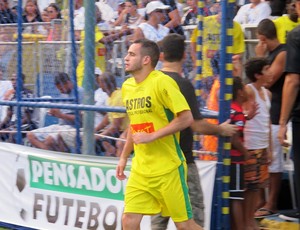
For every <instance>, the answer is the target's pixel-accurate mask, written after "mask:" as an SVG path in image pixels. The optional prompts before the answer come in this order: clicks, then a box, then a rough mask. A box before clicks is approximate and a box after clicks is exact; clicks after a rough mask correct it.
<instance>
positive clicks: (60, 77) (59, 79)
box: [54, 72, 71, 85]
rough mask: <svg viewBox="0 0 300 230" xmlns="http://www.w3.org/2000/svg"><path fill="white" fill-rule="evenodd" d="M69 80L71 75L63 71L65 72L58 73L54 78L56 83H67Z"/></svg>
mask: <svg viewBox="0 0 300 230" xmlns="http://www.w3.org/2000/svg"><path fill="white" fill-rule="evenodd" d="M69 81H71V79H70V77H69V75H68V74H67V73H63V72H59V73H57V74H56V75H55V78H54V84H55V85H59V84H65V83H67V82H69Z"/></svg>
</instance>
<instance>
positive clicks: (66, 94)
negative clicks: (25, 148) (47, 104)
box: [27, 73, 83, 151]
mask: <svg viewBox="0 0 300 230" xmlns="http://www.w3.org/2000/svg"><path fill="white" fill-rule="evenodd" d="M54 83H55V86H56V88H57V89H58V90H59V91H60V93H61V98H70V99H71V98H74V95H75V89H74V84H73V82H72V81H71V79H70V77H69V75H68V74H66V73H57V74H56V76H55V79H54ZM77 89H78V103H79V104H81V102H82V100H83V89H82V88H80V87H78V88H77ZM48 114H49V115H51V116H54V117H57V118H58V119H59V123H58V124H54V125H50V126H46V127H43V128H39V129H36V130H33V131H31V132H29V133H27V138H28V141H29V142H30V143H31V144H32V145H33V146H34V147H37V148H41V149H47V150H54V151H59V149H58V145H57V138H58V133H59V132H60V131H65V132H68V131H69V130H72V129H73V127H74V126H75V113H74V110H69V109H56V108H51V109H50V110H49V112H48Z"/></svg>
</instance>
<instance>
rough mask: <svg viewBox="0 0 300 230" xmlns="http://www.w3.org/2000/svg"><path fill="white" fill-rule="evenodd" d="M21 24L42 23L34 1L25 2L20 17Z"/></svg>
mask: <svg viewBox="0 0 300 230" xmlns="http://www.w3.org/2000/svg"><path fill="white" fill-rule="evenodd" d="M22 19H23V23H31V22H42V21H43V20H42V18H41V15H40V11H39V7H38V5H37V1H36V0H27V1H26V4H25V7H24V14H23V16H22Z"/></svg>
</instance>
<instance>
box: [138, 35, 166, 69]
mask: <svg viewBox="0 0 300 230" xmlns="http://www.w3.org/2000/svg"><path fill="white" fill-rule="evenodd" d="M133 44H141V55H142V56H150V58H151V65H152V67H154V68H155V66H156V64H157V62H158V60H159V54H160V52H159V48H158V45H157V44H156V43H155V42H154V41H151V40H149V39H145V38H142V39H138V40H135V41H134V42H133Z"/></svg>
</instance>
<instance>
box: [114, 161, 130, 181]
mask: <svg viewBox="0 0 300 230" xmlns="http://www.w3.org/2000/svg"><path fill="white" fill-rule="evenodd" d="M126 164H127V159H124V158H120V160H119V163H118V165H117V168H116V177H117V178H118V179H119V180H125V179H126V178H127V177H126V175H125V174H124V169H125V167H126Z"/></svg>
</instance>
